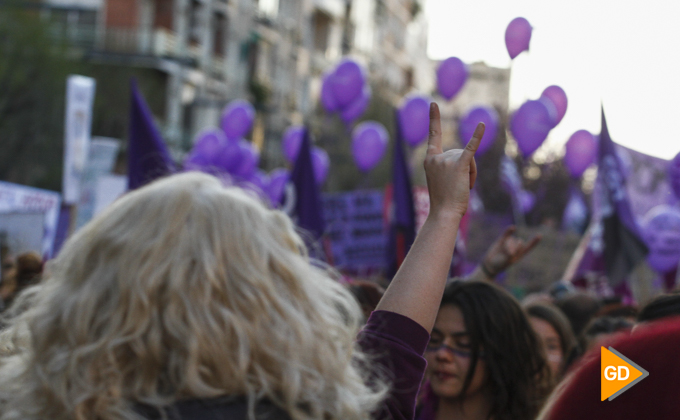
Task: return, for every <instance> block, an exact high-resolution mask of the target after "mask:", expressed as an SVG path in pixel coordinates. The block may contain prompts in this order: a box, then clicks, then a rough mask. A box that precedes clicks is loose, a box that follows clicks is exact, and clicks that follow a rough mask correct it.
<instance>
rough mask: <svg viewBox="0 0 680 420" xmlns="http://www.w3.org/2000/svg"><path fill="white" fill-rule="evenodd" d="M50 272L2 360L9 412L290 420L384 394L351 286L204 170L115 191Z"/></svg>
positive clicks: (359, 410)
mask: <svg viewBox="0 0 680 420" xmlns="http://www.w3.org/2000/svg"><path fill="white" fill-rule="evenodd" d="M47 272H48V276H47V278H46V279H45V280H44V281H43V282H42V283H41V285H39V286H36V287H35V288H33V289H31V290H32V291H33V290H35V296H34V297H33V301H32V305H31V307H30V309H28V310H27V311H26V312H24V313H23V314H21V315H19V316H18V318H17V319H16V320H15V321H14V324H13V326H12V327H11V328H12V329H13V330H15V331H26V332H27V333H28V334H29V338H30V340H29V342H30V345H29V346H28V347H26V348H22V349H18V351H19V353H20V354H18V355H16V356H12V357H13V359H12V360H8V361H7V363H2V364H0V389H1V390H2V392H4V393H5V394H4V395H2V396H0V402H2V403H4V404H7V405H8V406H5V407H3V409H2V410H0V411H5V412H11V411H12V410H16V412H17V413H21V414H22V418H26V419H31V418H133V417H134V415H133V414H132V413H133V412H132V410H133V405H134V404H135V403H138V402H141V403H144V404H150V405H165V404H171V403H173V402H174V401H177V400H179V399H186V398H210V397H216V396H223V395H243V396H246V397H248V398H249V400H250V401H251V402H252V401H255V400H257V399H259V398H268V399H270V400H272V401H273V402H274V403H276V404H277V405H280V406H281V407H283V408H284V409H285V410H287V411H288V413H289V414H291V417H292V418H293V419H301V418H307V415H309V417H314V418H331V419H341V418H352V419H356V418H364V417H367V416H368V414H367V413H369V412H370V411H371V410H373V409H374V408H375V406H376V404H377V403H378V402H379V400H380V398H382V395H384V387H383V386H382V385H380V386H377V387H370V388H369V387H368V386H367V385H365V382H364V379H365V378H364V372H363V371H361V370H360V368H359V365H358V363H361V360H363V359H362V357H363V356H362V354H361V353H359V352H358V351H356V350H355V348H354V339H355V335H356V332H357V330H358V327H359V325H360V322H361V311H360V309H359V306H358V305H357V303H356V302H355V300H354V298H353V297H352V295H351V294H350V293H349V292H348V291H347V290H346V289H345V288H344V287H343V286H341V285H340V284H338V283H337V282H335V281H334V280H333V279H332V278H331V277H330V276H329V274H328V273H327V272H326V271H325V270H322V269H320V268H317V267H315V266H313V265H311V264H310V261H309V259H308V257H307V255H306V250H305V246H304V243H303V241H302V240H301V238H300V237H299V236H298V234H297V233H296V232H295V230H294V226H293V224H292V222H291V220H290V219H289V218H288V217H287V216H286V215H285V214H284V213H282V212H279V211H274V210H268V209H266V208H265V207H264V206H263V205H262V204H260V203H259V202H257V201H256V200H255V199H253V198H251V197H250V196H248V195H247V194H246V193H244V192H243V191H241V190H239V189H236V188H224V187H223V186H222V185H221V183H220V182H219V181H218V180H217V179H216V178H214V177H211V176H209V175H205V174H200V173H185V174H181V175H175V176H171V177H168V178H165V179H162V180H159V181H156V182H154V183H152V184H150V185H148V186H145V187H143V188H141V189H138V190H135V191H133V192H130V193H128V194H127V195H125V196H123V197H121V198H120V199H118V200H117V201H116V202H115V203H113V204H112V205H111V206H110V207H109V208H108V209H107V210H105V211H104V212H103V213H102V214H101V215H100V216H98V217H96V218H95V219H94V220H92V221H91V222H90V223H88V224H87V225H86V226H84V227H83V228H81V229H80V230H79V231H78V232H77V233H76V234H75V235H74V236H73V237H72V238H70V239H69V240H68V241H67V243H66V244H65V245H64V247H63V248H62V250H61V252H60V253H59V256H58V257H57V258H56V260H54V261H53V262H52V263H50V265H48V269H47ZM27 298H28V297H27ZM377 388H380V389H377ZM10 390H11V391H10ZM8 395H9V397H8Z"/></svg>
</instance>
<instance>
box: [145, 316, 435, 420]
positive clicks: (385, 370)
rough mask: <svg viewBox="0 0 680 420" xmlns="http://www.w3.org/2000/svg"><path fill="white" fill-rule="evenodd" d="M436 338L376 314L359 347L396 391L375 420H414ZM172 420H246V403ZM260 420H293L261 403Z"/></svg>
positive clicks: (182, 412)
mask: <svg viewBox="0 0 680 420" xmlns="http://www.w3.org/2000/svg"><path fill="white" fill-rule="evenodd" d="M429 339H430V334H428V332H427V331H426V330H425V328H423V327H422V326H420V324H418V323H417V322H415V321H413V320H412V319H410V318H407V317H405V316H403V315H399V314H396V313H394V312H388V311H374V312H373V313H372V314H371V316H370V317H369V318H368V322H367V323H366V326H365V327H364V328H363V329H362V330H361V332H360V333H359V335H358V337H357V343H358V344H359V346H360V347H361V348H362V349H363V351H364V352H366V353H368V354H370V355H371V356H372V357H373V358H372V360H371V365H372V368H375V367H378V368H380V369H379V370H380V372H381V373H382V375H384V376H385V377H386V378H385V379H387V380H388V381H389V383H390V384H391V385H392V387H391V390H390V393H389V395H388V398H387V399H386V400H385V403H384V404H383V406H382V407H381V409H380V410H379V412H378V413H376V414H375V415H374V418H375V419H380V420H383V419H389V420H392V419H394V420H406V419H408V420H412V419H413V418H414V415H415V408H416V397H417V395H418V389H419V387H420V383H421V382H422V379H423V375H424V373H425V366H426V363H425V359H424V358H423V353H424V352H425V347H426V346H427V342H428V340H429ZM138 411H139V413H140V414H141V415H142V416H143V417H145V418H147V419H149V420H156V419H159V420H160V419H161V418H162V416H161V413H160V412H159V411H158V410H157V409H155V408H152V407H148V406H138ZM164 411H165V414H166V416H167V418H168V419H170V420H188V419H191V420H246V419H247V418H248V416H247V402H246V400H245V398H238V397H236V398H234V397H223V398H214V399H194V400H185V401H181V402H178V403H176V404H174V405H173V406H172V407H169V408H167V409H165V410H164ZM256 412H257V414H256V417H257V419H258V420H260V419H261V420H290V417H289V416H288V415H287V414H286V413H285V412H284V411H283V410H282V409H280V408H279V407H277V406H275V405H273V404H271V403H267V402H266V401H263V402H260V403H258V405H257V408H256Z"/></svg>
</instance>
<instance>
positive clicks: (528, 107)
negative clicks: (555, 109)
mask: <svg viewBox="0 0 680 420" xmlns="http://www.w3.org/2000/svg"><path fill="white" fill-rule="evenodd" d="M551 128H552V121H551V118H550V111H549V110H548V108H546V106H545V104H544V103H543V102H541V101H526V102H525V103H524V104H522V106H521V107H519V109H518V110H517V111H516V112H515V115H513V116H512V121H511V124H510V130H511V131H512V135H513V136H514V137H515V140H516V141H517V146H518V147H519V150H520V151H521V152H522V155H523V156H524V157H527V156H529V155H531V154H532V153H534V152H535V151H536V149H538V148H539V147H540V146H541V144H543V142H544V141H545V139H546V137H548V133H549V132H550V129H551Z"/></svg>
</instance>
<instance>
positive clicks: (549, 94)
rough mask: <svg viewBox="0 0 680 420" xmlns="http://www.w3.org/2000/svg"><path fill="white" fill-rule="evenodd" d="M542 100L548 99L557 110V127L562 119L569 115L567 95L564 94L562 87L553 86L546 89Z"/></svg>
mask: <svg viewBox="0 0 680 420" xmlns="http://www.w3.org/2000/svg"><path fill="white" fill-rule="evenodd" d="M541 98H547V99H548V100H550V102H552V103H553V105H555V110H556V111H557V122H555V125H557V124H559V123H560V121H562V118H564V114H566V113H567V103H568V101H567V94H566V93H564V90H562V88H561V87H559V86H556V85H552V86H548V87H547V88H545V90H544V91H543V93H542V94H541Z"/></svg>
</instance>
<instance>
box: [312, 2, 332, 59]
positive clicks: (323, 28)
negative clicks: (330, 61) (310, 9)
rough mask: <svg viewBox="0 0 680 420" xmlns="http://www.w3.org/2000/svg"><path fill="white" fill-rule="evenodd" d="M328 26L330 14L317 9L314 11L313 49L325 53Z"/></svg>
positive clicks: (329, 24) (329, 26)
mask: <svg viewBox="0 0 680 420" xmlns="http://www.w3.org/2000/svg"><path fill="white" fill-rule="evenodd" d="M330 28H331V18H330V16H328V15H327V14H325V13H322V12H320V11H318V10H317V11H316V12H314V51H317V52H320V53H323V54H325V53H326V49H327V48H328V34H329V32H330Z"/></svg>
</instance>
